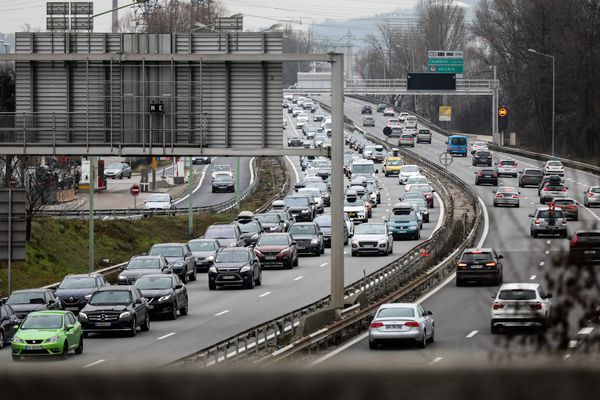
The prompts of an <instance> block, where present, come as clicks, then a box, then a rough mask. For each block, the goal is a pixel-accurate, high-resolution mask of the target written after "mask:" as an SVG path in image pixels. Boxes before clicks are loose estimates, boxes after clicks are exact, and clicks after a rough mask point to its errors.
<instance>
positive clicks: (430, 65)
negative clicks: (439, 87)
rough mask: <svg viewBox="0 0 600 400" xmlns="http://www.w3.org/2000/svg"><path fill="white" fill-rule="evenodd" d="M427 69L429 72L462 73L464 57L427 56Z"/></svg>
mask: <svg viewBox="0 0 600 400" xmlns="http://www.w3.org/2000/svg"><path fill="white" fill-rule="evenodd" d="M427 69H428V70H429V72H438V73H445V74H462V73H464V59H462V58H437V57H433V58H432V57H429V58H428V59H427Z"/></svg>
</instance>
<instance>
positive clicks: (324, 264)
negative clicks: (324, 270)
mask: <svg viewBox="0 0 600 400" xmlns="http://www.w3.org/2000/svg"><path fill="white" fill-rule="evenodd" d="M326 265H327V263H323V264H321V265H319V267H324V266H326Z"/></svg>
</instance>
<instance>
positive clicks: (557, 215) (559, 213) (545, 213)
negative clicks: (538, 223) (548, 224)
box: [537, 210, 563, 218]
mask: <svg viewBox="0 0 600 400" xmlns="http://www.w3.org/2000/svg"><path fill="white" fill-rule="evenodd" d="M537 218H550V210H540V211H538V214H537ZM554 218H563V212H562V210H554Z"/></svg>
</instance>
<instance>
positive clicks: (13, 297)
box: [6, 289, 60, 321]
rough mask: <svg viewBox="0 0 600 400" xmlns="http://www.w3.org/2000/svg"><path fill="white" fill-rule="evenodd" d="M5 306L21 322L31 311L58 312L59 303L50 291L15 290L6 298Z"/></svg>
mask: <svg viewBox="0 0 600 400" xmlns="http://www.w3.org/2000/svg"><path fill="white" fill-rule="evenodd" d="M6 304H8V305H9V306H11V307H12V309H13V311H14V312H15V314H16V316H17V318H19V319H20V320H21V321H22V320H23V319H24V318H25V317H26V316H27V315H28V314H29V313H30V312H32V311H42V310H60V302H59V301H58V299H57V298H56V297H55V295H54V293H52V291H51V290H50V289H23V290H15V291H14V292H12V293H11V294H10V296H8V299H7V300H6Z"/></svg>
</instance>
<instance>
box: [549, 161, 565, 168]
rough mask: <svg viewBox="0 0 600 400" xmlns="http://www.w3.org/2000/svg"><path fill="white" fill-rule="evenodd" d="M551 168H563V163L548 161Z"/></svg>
mask: <svg viewBox="0 0 600 400" xmlns="http://www.w3.org/2000/svg"><path fill="white" fill-rule="evenodd" d="M548 166H549V167H562V163H561V162H560V161H548Z"/></svg>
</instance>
